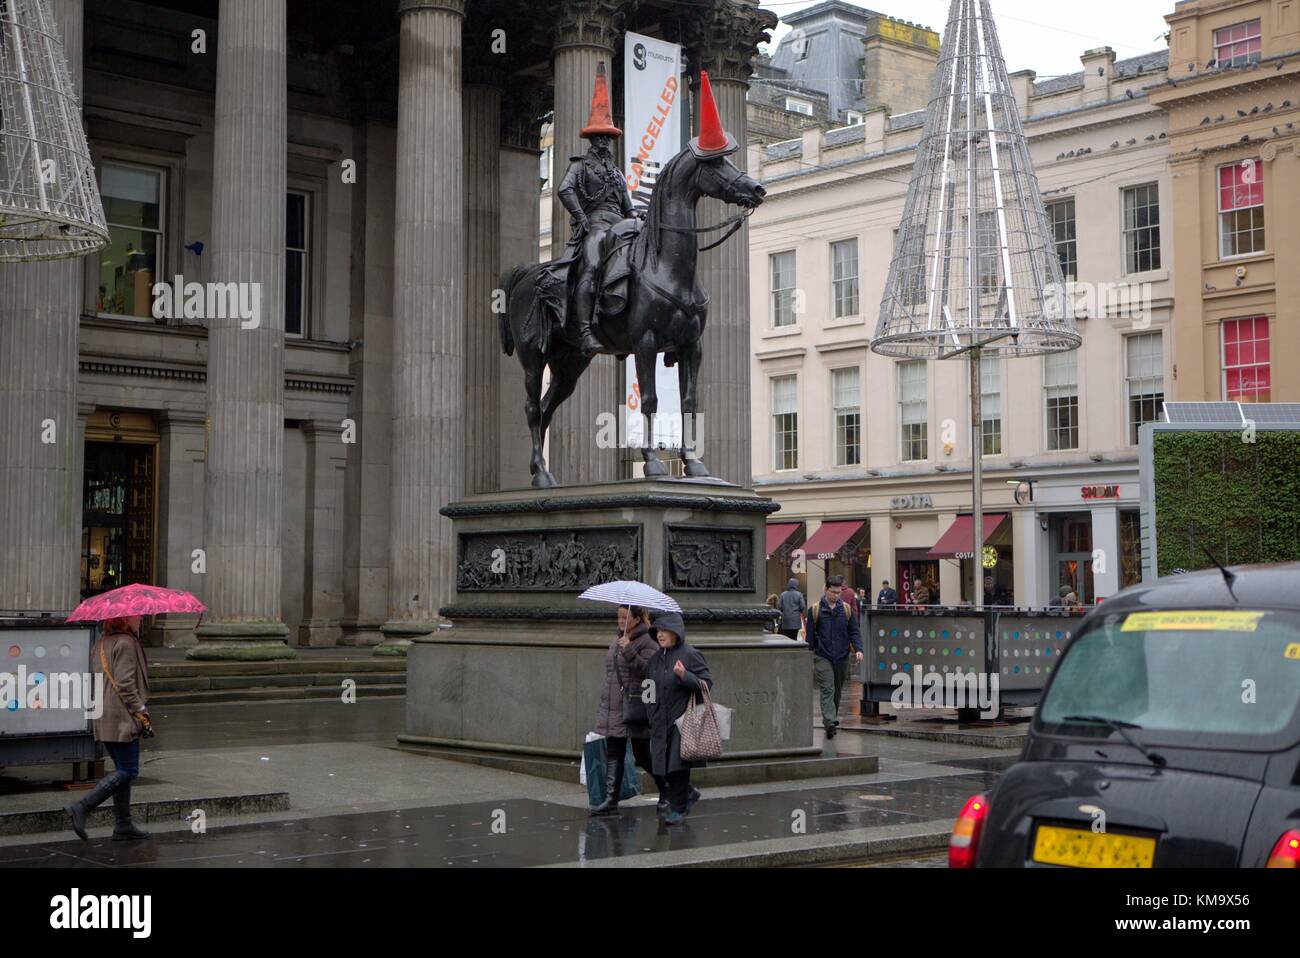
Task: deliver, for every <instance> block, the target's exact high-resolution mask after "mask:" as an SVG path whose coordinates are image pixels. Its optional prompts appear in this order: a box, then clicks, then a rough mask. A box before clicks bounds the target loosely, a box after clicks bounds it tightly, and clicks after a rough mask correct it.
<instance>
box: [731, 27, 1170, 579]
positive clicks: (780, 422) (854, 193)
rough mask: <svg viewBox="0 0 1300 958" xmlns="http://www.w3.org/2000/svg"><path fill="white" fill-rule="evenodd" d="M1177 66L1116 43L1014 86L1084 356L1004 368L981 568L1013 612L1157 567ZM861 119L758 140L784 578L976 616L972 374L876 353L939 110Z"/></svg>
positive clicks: (759, 265)
mask: <svg viewBox="0 0 1300 958" xmlns="http://www.w3.org/2000/svg"><path fill="white" fill-rule="evenodd" d="M1167 63H1168V56H1167V53H1166V52H1165V51H1161V52H1158V53H1153V54H1150V55H1147V56H1143V57H1138V58H1135V59H1131V60H1125V61H1120V62H1117V61H1116V58H1115V54H1114V52H1113V51H1111V50H1110V49H1108V48H1103V49H1099V50H1090V51H1088V52H1086V53H1084V54H1083V56H1082V70H1081V71H1080V72H1079V73H1076V74H1074V75H1071V76H1065V77H1058V78H1051V79H1047V80H1044V81H1042V82H1036V78H1035V75H1034V74H1033V73H1032V72H1021V73H1016V74H1013V75H1012V77H1011V79H1012V83H1013V86H1014V87H1015V89H1016V91H1017V98H1018V101H1019V106H1020V111H1021V115H1022V118H1023V119H1024V126H1025V131H1026V134H1027V136H1028V138H1029V143H1030V148H1031V151H1032V155H1033V157H1034V161H1035V166H1036V169H1037V172H1038V176H1039V182H1040V187H1041V190H1042V193H1043V198H1044V201H1045V203H1046V204H1047V210H1048V213H1049V218H1050V220H1051V222H1052V224H1053V229H1054V230H1055V235H1056V240H1057V246H1058V251H1059V253H1060V255H1061V258H1062V263H1063V265H1064V267H1065V272H1066V274H1067V279H1069V280H1073V281H1075V282H1074V284H1073V285H1072V291H1071V301H1072V303H1073V304H1074V306H1075V313H1076V318H1077V323H1078V326H1079V329H1080V331H1081V332H1082V334H1083V346H1082V347H1081V348H1080V349H1079V350H1078V351H1077V352H1073V353H1066V354H1062V355H1057V356H1050V357H1046V358H1042V357H1039V358H1024V359H1009V360H1008V359H994V358H988V359H986V360H985V367H984V370H983V390H984V393H985V397H986V398H985V400H984V404H983V411H982V421H983V446H984V449H983V452H984V483H985V484H984V509H985V513H986V524H985V534H986V536H985V547H984V550H983V555H981V556H980V557H979V560H980V561H979V565H980V567H981V571H982V572H983V573H984V574H985V575H986V576H991V577H992V578H993V581H994V588H993V594H994V596H995V597H998V598H1000V599H1001V601H1003V602H1008V601H1011V600H1012V599H1014V601H1015V602H1016V603H1017V604H1019V605H1044V604H1046V603H1047V602H1048V600H1049V597H1051V596H1052V595H1055V594H1056V593H1057V591H1058V589H1059V588H1060V587H1061V586H1062V585H1068V586H1070V587H1071V588H1073V589H1075V590H1076V591H1077V592H1078V593H1079V596H1080V598H1081V599H1083V600H1084V601H1085V602H1091V601H1094V600H1096V599H1099V598H1105V597H1106V596H1109V595H1112V594H1113V593H1115V592H1116V591H1118V590H1119V589H1120V588H1121V587H1123V586H1124V585H1126V584H1128V583H1130V582H1133V581H1136V580H1137V579H1138V578H1139V577H1140V574H1141V573H1140V552H1139V549H1140V546H1139V537H1138V512H1137V509H1138V466H1137V429H1138V427H1139V426H1140V425H1141V424H1142V423H1143V422H1147V421H1151V420H1153V419H1154V418H1156V416H1157V415H1158V413H1159V409H1160V403H1161V402H1162V400H1163V398H1164V396H1165V394H1166V392H1167V389H1168V387H1169V385H1170V384H1171V383H1172V381H1173V354H1172V346H1171V332H1172V326H1171V323H1172V301H1173V290H1174V287H1173V279H1172V275H1173V274H1172V266H1173V259H1174V255H1175V252H1174V251H1175V246H1174V239H1173V236H1172V234H1171V232H1170V230H1169V229H1168V228H1167V226H1168V224H1169V223H1170V221H1171V220H1170V218H1171V216H1172V215H1173V214H1172V207H1171V196H1172V192H1171V191H1172V186H1171V181H1170V174H1169V154H1170V142H1169V138H1168V124H1169V115H1168V113H1167V112H1166V111H1165V110H1164V109H1163V108H1162V107H1161V106H1160V105H1158V104H1157V102H1156V93H1157V92H1158V91H1162V90H1163V89H1164V88H1165V87H1166V86H1167V84H1166V77H1167ZM927 83H928V79H927ZM863 119H864V122H862V123H860V124H856V125H853V126H849V127H844V128H839V129H831V130H829V131H823V130H808V131H805V132H804V133H803V134H802V136H801V138H800V139H798V140H792V141H788V142H784V143H777V144H772V145H771V146H769V147H767V148H766V149H752V150H751V157H750V164H749V166H750V169H751V170H757V171H759V174H760V179H761V181H762V182H763V184H764V186H765V187H766V188H767V190H768V200H767V202H766V203H765V204H764V205H763V206H762V207H761V208H760V209H759V210H758V212H757V213H756V214H755V215H754V217H753V219H752V224H753V233H752V239H751V264H750V283H751V290H750V298H751V302H752V303H753V315H752V326H751V337H752V343H753V370H752V380H753V397H754V402H753V437H754V447H753V448H754V480H755V485H756V487H757V488H758V489H759V490H760V491H761V492H763V493H764V494H765V495H769V496H772V497H774V498H775V499H777V500H778V501H779V502H781V504H782V507H783V508H782V511H781V512H780V513H778V514H776V515H775V516H773V517H772V518H771V520H770V523H771V524H770V525H769V549H768V552H769V555H770V556H771V558H770V559H769V563H768V572H769V587H770V589H771V590H772V591H779V590H780V589H781V588H782V587H784V584H785V581H786V579H787V578H788V577H790V575H791V574H792V573H793V575H794V576H795V577H796V578H798V579H800V581H801V583H802V584H803V585H804V587H805V588H806V589H807V590H808V591H809V592H810V593H811V594H815V593H817V592H819V591H820V590H821V589H822V587H823V582H824V579H825V577H826V575H827V574H833V573H841V574H843V575H845V576H846V578H847V580H848V581H849V582H850V583H851V584H853V585H854V586H858V587H862V588H864V589H866V590H868V591H869V592H870V593H871V594H872V595H874V594H876V593H877V592H878V591H879V589H880V588H881V584H882V582H883V581H884V580H889V581H890V582H891V583H892V584H893V585H894V586H895V587H897V588H898V589H899V592H900V594H905V595H909V596H910V595H912V594H913V589H914V587H915V586H917V585H919V584H921V583H926V584H928V585H930V586H931V587H932V588H933V590H934V591H936V592H937V593H938V596H937V599H938V600H939V601H942V602H944V603H946V604H956V603H959V602H960V601H962V600H963V597H964V596H966V595H968V594H969V592H970V583H971V575H972V569H973V567H974V566H975V562H974V560H973V559H972V558H971V557H969V555H968V553H969V550H970V545H969V543H970V538H969V536H961V535H960V533H961V531H962V529H963V527H964V528H966V529H969V528H970V519H969V513H970V509H971V484H970V483H971V479H970V470H971V449H970V440H969V436H970V429H969V427H968V425H967V424H968V423H969V421H970V419H969V416H970V412H969V400H968V395H969V383H968V379H969V373H968V366H967V364H965V363H961V362H948V363H945V362H929V363H926V362H919V363H907V362H897V361H895V360H892V359H889V358H885V357H881V356H877V355H875V354H873V353H872V352H871V351H870V349H869V344H870V340H871V336H872V333H873V331H874V328H875V325H876V318H877V313H878V309H879V302H880V298H881V294H882V292H883V289H884V285H885V281H886V277H887V274H888V271H889V264H890V259H891V256H892V254H893V249H894V242H895V238H896V230H897V226H898V223H899V221H900V219H901V216H902V211H903V204H904V200H905V197H906V192H907V186H908V182H909V178H910V174H911V169H912V164H913V159H914V148H915V144H916V143H917V141H918V139H919V137H920V135H921V127H922V124H923V121H924V114H923V113H920V112H914V113H908V114H900V113H899V112H897V111H892V112H891V111H887V110H885V109H875V110H869V111H867V112H866V114H865V117H864V118H863ZM1162 224H1163V225H1164V228H1162ZM963 517H965V518H964V519H963ZM946 534H947V537H948V541H941V540H944V539H945V535H946ZM954 541H955V542H956V543H957V544H956V545H954V544H953V542H954ZM963 553H966V554H967V555H966V556H965V557H963Z"/></svg>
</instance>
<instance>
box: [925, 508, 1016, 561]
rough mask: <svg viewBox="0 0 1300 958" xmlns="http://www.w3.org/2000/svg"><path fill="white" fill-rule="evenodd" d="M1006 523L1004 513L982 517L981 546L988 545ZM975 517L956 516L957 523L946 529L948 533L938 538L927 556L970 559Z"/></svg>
mask: <svg viewBox="0 0 1300 958" xmlns="http://www.w3.org/2000/svg"><path fill="white" fill-rule="evenodd" d="M1006 521H1007V514H1006V513H1005V512H995V513H991V514H986V515H985V516H984V538H983V539H982V540H981V544H983V545H988V541H989V540H990V539H992V538H993V535H994V533H996V532H997V531H998V529H999V528H1001V526H1002V523H1004V522H1006ZM974 532H975V517H974V516H958V517H957V521H956V522H954V523H953V524H952V525H950V526H949V527H948V531H947V532H945V533H944V534H943V535H942V536H940V537H939V541H938V542H936V543H935V544H934V548H932V549H931V550H930V551H929V552H928V553H927V555H929V557H930V558H931V559H956V558H957V557H959V556H961V557H963V558H967V559H969V558H970V554H971V540H972V539H973V538H974Z"/></svg>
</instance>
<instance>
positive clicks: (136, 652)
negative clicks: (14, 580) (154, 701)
mask: <svg viewBox="0 0 1300 958" xmlns="http://www.w3.org/2000/svg"><path fill="white" fill-rule="evenodd" d="M140 622H141V617H140V616H138V615H133V616H128V617H125V618H115V619H107V620H106V621H105V622H104V625H103V631H102V633H101V635H100V637H99V641H98V642H96V643H95V647H94V649H93V650H92V653H91V657H92V659H93V662H92V668H93V670H94V672H95V673H96V674H98V675H100V676H102V678H101V679H100V681H101V682H102V684H103V689H104V693H103V696H104V698H103V703H104V704H103V712H102V714H101V715H100V717H99V718H97V719H94V720H93V723H92V725H93V728H94V733H95V741H97V742H103V743H104V748H105V749H106V750H107V751H108V754H109V757H110V758H112V759H113V771H111V772H109V773H108V774H107V775H105V776H104V777H103V778H101V779H100V780H99V783H98V784H97V785H96V786H95V787H94V788H93V789H92V790H91V791H90V793H89V794H88V795H86V797H85V798H83V799H82V800H81V801H79V802H74V803H73V804H71V805H68V806H67V807H65V808H64V809H63V810H64V811H65V812H67V813H68V815H69V817H70V818H71V819H72V830H73V831H74V832H76V833H77V837H78V838H80V839H82V840H83V841H85V840H86V816H88V815H89V814H90V813H91V811H93V810H94V809H95V808H97V807H98V806H99V805H100V804H102V803H103V802H104V801H105V800H106V799H108V798H110V797H111V798H112V799H113V812H114V816H115V819H116V824H115V825H114V827H113V840H114V841H129V840H132V839H138V838H148V837H149V833H148V832H146V831H143V830H141V829H139V828H137V827H136V826H135V823H134V822H132V821H131V783H132V782H133V781H135V779H136V777H137V776H139V774H140V738H141V736H144V735H152V734H153V725H152V723H151V722H150V720H149V710H148V702H149V669H148V666H147V665H146V663H145V655H144V647H143V646H141V644H140Z"/></svg>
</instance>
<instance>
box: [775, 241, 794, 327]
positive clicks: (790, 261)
mask: <svg viewBox="0 0 1300 958" xmlns="http://www.w3.org/2000/svg"><path fill="white" fill-rule="evenodd" d="M794 267H795V259H794V250H789V251H788V252H784V253H773V254H772V325H773V326H793V325H794V324H795V314H794Z"/></svg>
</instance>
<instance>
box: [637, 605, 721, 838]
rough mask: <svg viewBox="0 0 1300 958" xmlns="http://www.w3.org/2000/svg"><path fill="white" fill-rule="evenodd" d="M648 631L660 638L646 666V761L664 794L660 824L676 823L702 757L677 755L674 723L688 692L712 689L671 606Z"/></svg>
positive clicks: (689, 800)
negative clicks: (650, 693) (649, 696)
mask: <svg viewBox="0 0 1300 958" xmlns="http://www.w3.org/2000/svg"><path fill="white" fill-rule="evenodd" d="M650 632H651V634H652V635H653V636H654V637H655V641H657V642H658V643H659V651H658V653H657V654H656V655H655V656H654V657H653V658H652V659H651V660H650V662H649V664H648V665H647V666H646V678H647V679H649V680H650V681H651V682H653V683H654V685H653V688H654V693H655V694H654V701H653V702H651V703H650V704H649V712H650V762H651V771H652V772H653V773H654V776H655V780H656V781H657V782H660V790H661V792H662V793H666V794H667V796H668V807H667V808H666V809H665V808H663V806H662V804H661V806H660V809H661V811H663V812H664V824H665V825H680V824H681V823H682V822H683V821H684V820H685V816H686V813H687V812H688V811H690V807H691V805H692V804H694V801H695V799H696V798H698V797H699V792H694V794H692V792H693V790H692V788H691V769H692V768H698V767H700V766H702V765H703V764H704V763H703V762H687V761H683V759H682V750H681V733H680V732H678V730H677V726H676V725H675V724H674V723H675V722H676V720H677V719H679V718H681V716H682V715H684V714H685V713H686V708H687V706H688V705H689V704H690V701H691V695H692V693H697V692H699V690H700V687H701V685H707V686H708V688H709V689H710V690H712V689H713V676H711V675H710V674H709V665H708V663H707V662H705V661H704V656H703V655H701V654H700V650H699V649H697V648H695V647H694V646H691V645H687V644H686V626H685V624H684V623H683V622H682V617H681V616H680V615H679V614H678V613H676V612H656V613H655V614H654V615H653V617H652V618H651V620H650Z"/></svg>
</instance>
